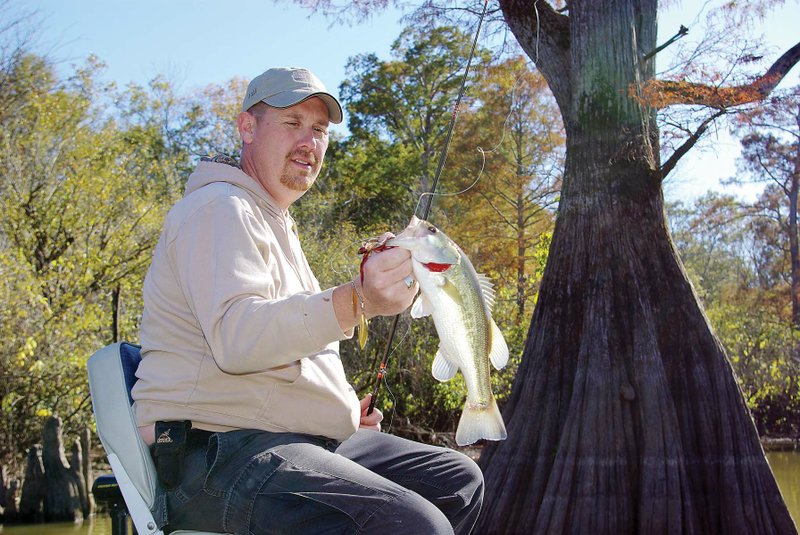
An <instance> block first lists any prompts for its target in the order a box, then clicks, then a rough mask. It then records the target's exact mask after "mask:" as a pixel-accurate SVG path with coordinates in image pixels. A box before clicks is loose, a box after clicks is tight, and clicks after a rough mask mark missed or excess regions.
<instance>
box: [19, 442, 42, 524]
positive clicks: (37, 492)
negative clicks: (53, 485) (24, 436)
mask: <svg viewBox="0 0 800 535" xmlns="http://www.w3.org/2000/svg"><path fill="white" fill-rule="evenodd" d="M44 494H45V481H44V465H43V464H42V447H41V446H40V445H39V444H34V445H33V446H32V447H31V448H30V449H29V450H28V460H27V463H26V464H25V479H24V481H23V483H22V494H21V495H20V500H19V519H20V520H21V521H23V522H41V521H42V520H43V519H44V509H43V503H44Z"/></svg>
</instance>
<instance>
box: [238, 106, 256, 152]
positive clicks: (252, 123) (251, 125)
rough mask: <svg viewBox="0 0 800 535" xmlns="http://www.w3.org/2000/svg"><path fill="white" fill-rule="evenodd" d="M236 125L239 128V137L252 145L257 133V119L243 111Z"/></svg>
mask: <svg viewBox="0 0 800 535" xmlns="http://www.w3.org/2000/svg"><path fill="white" fill-rule="evenodd" d="M236 125H237V126H238V128H239V137H241V138H242V142H243V143H248V144H249V143H252V141H253V138H254V137H255V132H256V117H255V115H253V114H252V113H250V112H246V111H243V112H241V113H239V117H238V119H237V120H236Z"/></svg>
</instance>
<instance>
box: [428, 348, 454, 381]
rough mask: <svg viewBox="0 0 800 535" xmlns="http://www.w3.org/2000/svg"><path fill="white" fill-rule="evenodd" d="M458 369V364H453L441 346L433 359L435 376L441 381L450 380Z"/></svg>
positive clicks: (432, 369)
mask: <svg viewBox="0 0 800 535" xmlns="http://www.w3.org/2000/svg"><path fill="white" fill-rule="evenodd" d="M457 371H458V366H456V365H455V364H453V363H452V362H451V361H450V359H448V358H447V357H446V356H445V354H444V353H442V347H441V346H439V351H437V352H436V357H435V358H434V359H433V367H432V368H431V372H432V373H433V378H434V379H436V380H437V381H441V382H445V381H449V380H450V379H452V378H453V377H455V375H456V372H457Z"/></svg>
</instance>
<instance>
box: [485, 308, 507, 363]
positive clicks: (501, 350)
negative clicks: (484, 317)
mask: <svg viewBox="0 0 800 535" xmlns="http://www.w3.org/2000/svg"><path fill="white" fill-rule="evenodd" d="M491 325H492V350H491V351H490V352H489V360H490V361H491V362H492V366H494V367H495V369H496V370H501V369H503V368H504V367H505V365H506V364H507V363H508V345H506V339H505V337H504V336H503V333H502V332H501V331H500V328H499V327H498V326H497V324H496V323H495V322H494V320H491Z"/></svg>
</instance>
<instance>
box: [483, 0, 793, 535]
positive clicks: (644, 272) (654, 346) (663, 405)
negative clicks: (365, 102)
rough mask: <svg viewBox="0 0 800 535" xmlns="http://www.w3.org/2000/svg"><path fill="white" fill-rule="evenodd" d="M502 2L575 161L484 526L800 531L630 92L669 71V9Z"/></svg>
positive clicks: (647, 116)
mask: <svg viewBox="0 0 800 535" xmlns="http://www.w3.org/2000/svg"><path fill="white" fill-rule="evenodd" d="M500 4H501V7H502V9H503V13H504V16H505V18H506V21H507V22H508V24H509V26H510V27H511V29H512V31H514V33H515V35H516V36H517V39H518V40H519V41H520V42H521V44H522V46H523V48H524V49H525V50H526V51H528V53H529V55H530V53H531V52H530V51H533V50H536V51H537V56H536V57H534V56H531V57H532V59H534V61H536V62H537V66H539V67H540V69H541V70H542V73H543V74H544V76H545V78H546V79H547V80H548V83H549V85H550V87H551V89H552V90H553V92H554V94H555V96H556V100H557V102H558V103H559V107H560V108H561V112H562V116H563V117H564V124H565V127H566V132H567V152H566V167H565V173H564V180H563V188H562V196H561V203H560V206H559V211H558V218H557V221H556V227H555V230H554V234H553V239H552V245H551V248H550V253H549V258H548V261H547V266H546V269H545V273H544V277H543V279H542V282H541V288H540V294H539V300H538V302H537V304H536V307H535V310H534V315H533V320H532V323H531V327H530V330H529V333H528V339H527V342H526V345H525V349H524V353H523V359H522V363H521V364H520V367H519V370H518V372H517V376H516V379H515V381H514V386H513V388H512V392H511V395H510V397H509V399H508V402H507V404H506V406H505V408H504V411H503V412H504V416H505V418H506V421H507V423H508V440H507V441H505V442H498V443H490V444H488V445H487V446H486V448H485V450H484V452H483V454H482V456H481V459H480V464H481V467H482V469H483V470H484V473H485V478H486V489H487V490H486V497H485V503H484V508H483V511H484V512H483V513H482V515H481V518H480V519H479V521H478V526H477V527H476V533H535V534H538V533H542V534H557V533H592V534H597V533H608V534H618V533H647V534H661V533H664V534H667V533H669V534H672V533H697V534H706V533H731V534H736V533H775V534H785V533H796V529H795V527H794V524H793V522H792V519H791V517H790V515H789V512H788V510H787V508H786V506H785V504H784V502H783V499H782V497H781V495H780V492H779V490H778V487H777V484H776V483H775V480H774V477H773V476H772V473H771V471H770V469H769V466H768V464H767V462H766V458H765V456H764V453H763V451H762V449H761V445H760V442H759V439H758V434H757V433H756V429H755V427H754V425H753V422H752V420H751V418H750V415H749V412H748V409H747V407H746V405H745V403H744V399H743V397H742V395H741V392H740V390H739V386H738V384H737V382H736V379H735V377H734V375H733V371H732V369H731V366H730V363H729V361H728V359H727V357H726V355H725V352H724V350H723V348H722V347H721V345H720V344H719V341H718V340H717V338H716V336H715V335H714V334H713V331H712V329H711V327H710V325H709V323H708V320H707V318H706V317H705V314H704V312H703V311H702V309H701V307H700V305H699V303H698V301H697V297H696V295H695V294H694V291H693V288H692V286H691V284H690V283H689V281H688V279H687V277H686V273H685V272H684V270H683V267H682V264H681V262H680V260H679V258H678V256H677V254H676V251H675V248H674V246H673V243H672V241H671V238H670V236H669V231H668V227H667V224H666V221H665V216H664V205H663V197H662V191H661V178H662V175H661V171H660V159H659V146H658V129H657V127H656V124H655V115H654V112H653V110H652V109H649V108H647V107H645V106H644V105H643V104H642V100H641V99H638V98H636V96H635V95H633V96H629V92H630V91H629V88H630V87H635V88H637V87H638V88H641V87H644V83H645V82H646V81H647V80H649V79H652V77H653V76H654V73H653V62H652V60H650V61H641V60H642V57H643V54H646V53H647V52H648V51H650V50H653V49H654V48H655V46H656V13H655V11H656V2H655V1H635V0H608V1H604V2H577V1H576V2H570V3H569V8H570V11H569V17H566V16H564V15H559V14H558V13H556V12H555V11H554V10H553V9H552V7H550V6H549V5H548V4H547V3H543V2H538V3H537V6H536V7H537V10H538V19H537V18H536V15H535V11H534V9H533V4H534V1H533V0H529V1H521V0H517V1H514V0H502V1H501V2H500ZM533 22H537V23H538V26H531V24H532V23H533ZM537 28H538V31H537Z"/></svg>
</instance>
